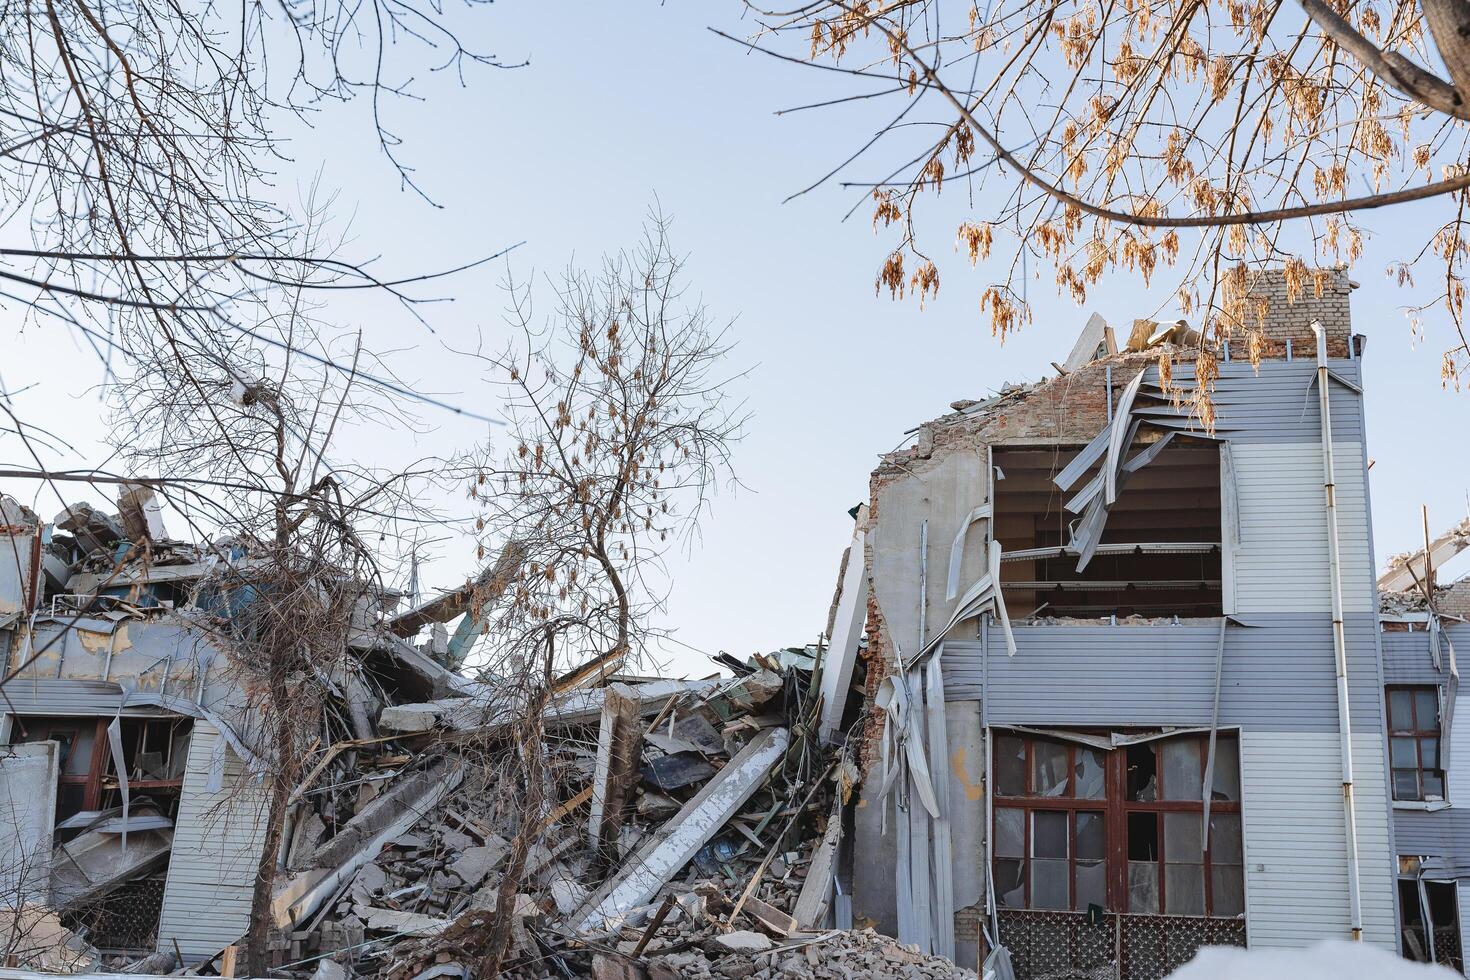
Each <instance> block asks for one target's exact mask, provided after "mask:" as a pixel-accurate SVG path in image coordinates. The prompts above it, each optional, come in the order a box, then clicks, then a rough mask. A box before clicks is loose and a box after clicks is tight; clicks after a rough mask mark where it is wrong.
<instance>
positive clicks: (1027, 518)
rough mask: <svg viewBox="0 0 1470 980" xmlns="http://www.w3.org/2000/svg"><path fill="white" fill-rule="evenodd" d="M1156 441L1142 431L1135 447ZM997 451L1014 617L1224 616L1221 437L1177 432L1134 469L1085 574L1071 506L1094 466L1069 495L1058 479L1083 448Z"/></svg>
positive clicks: (1004, 572) (998, 513) (998, 507)
mask: <svg viewBox="0 0 1470 980" xmlns="http://www.w3.org/2000/svg"><path fill="white" fill-rule="evenodd" d="M1150 438H1151V436H1150V434H1149V433H1148V432H1144V433H1141V434H1140V435H1139V436H1138V438H1137V440H1136V441H1137V442H1138V443H1139V444H1140V447H1141V448H1140V449H1139V450H1138V451H1139V452H1142V451H1144V450H1146V449H1148V448H1149V446H1148V444H1147V441H1148V440H1149V439H1150ZM992 451H993V453H994V459H995V464H996V466H997V467H998V468H999V469H1000V471H1001V473H1003V474H1004V479H998V480H997V482H996V484H995V537H996V540H998V541H999V542H1000V545H1001V549H1002V556H1003V564H1002V566H1001V580H1002V582H1003V584H1004V587H1005V599H1006V605H1007V607H1008V608H1009V610H1010V612H1011V614H1012V615H1013V616H1018V617H1024V616H1028V615H1031V614H1033V611H1034V614H1035V615H1038V616H1043V617H1054V616H1077V617H1099V616H1109V615H1119V616H1129V615H1138V616H1176V615H1177V616H1219V615H1221V613H1222V609H1223V606H1222V601H1221V597H1222V592H1221V558H1220V554H1221V541H1222V540H1223V539H1222V536H1221V535H1222V532H1221V518H1220V512H1221V508H1220V500H1221V496H1220V494H1221V486H1220V451H1219V447H1218V445H1217V444H1216V443H1214V442H1210V441H1207V440H1201V439H1190V438H1187V437H1183V436H1176V437H1175V438H1173V439H1172V440H1171V441H1170V442H1169V444H1168V445H1167V446H1166V447H1165V448H1164V449H1163V450H1162V451H1161V452H1159V454H1158V456H1157V457H1156V458H1154V459H1153V460H1151V461H1150V462H1149V463H1148V465H1147V466H1143V467H1141V468H1140V469H1139V470H1138V471H1137V472H1136V473H1134V474H1133V475H1132V476H1131V477H1130V478H1129V479H1128V480H1127V482H1126V485H1125V486H1123V487H1122V488H1121V489H1120V490H1119V494H1118V499H1117V502H1116V503H1115V504H1114V505H1113V506H1112V507H1111V508H1110V510H1109V513H1108V516H1107V523H1106V524H1105V525H1104V527H1103V531H1102V539H1101V544H1100V545H1099V548H1098V551H1097V553H1096V554H1095V555H1093V557H1092V558H1091V560H1090V561H1089V562H1088V563H1087V565H1086V567H1085V568H1084V569H1083V570H1082V571H1080V572H1079V571H1078V569H1077V564H1078V556H1077V555H1076V554H1075V553H1072V552H1069V551H1068V550H1067V549H1066V545H1067V544H1068V543H1069V542H1071V540H1072V535H1073V530H1074V528H1075V527H1076V526H1077V523H1078V521H1079V520H1080V519H1081V518H1080V514H1079V513H1078V512H1075V511H1072V510H1069V509H1068V507H1067V504H1068V502H1069V501H1071V500H1072V499H1073V498H1074V497H1075V496H1076V494H1077V493H1078V492H1079V491H1081V490H1082V489H1083V487H1085V486H1086V485H1087V484H1088V482H1089V481H1090V480H1091V479H1092V478H1093V477H1094V476H1096V474H1097V471H1098V467H1097V466H1096V465H1095V466H1094V467H1093V468H1092V470H1091V471H1089V473H1088V474H1086V475H1085V476H1083V477H1082V478H1080V479H1079V480H1078V481H1077V483H1076V485H1074V486H1073V487H1072V489H1071V490H1068V491H1065V492H1064V491H1062V490H1060V489H1058V488H1057V486H1056V485H1055V484H1054V483H1053V482H1052V479H1053V477H1055V476H1056V475H1057V474H1058V473H1060V472H1061V471H1062V469H1063V468H1065V467H1066V465H1067V464H1068V463H1069V462H1071V461H1072V459H1073V458H1074V457H1076V455H1077V452H1078V447H1066V448H1063V447H1046V448H1037V447H1026V448H1019V447H1017V448H1009V449H1008V448H1003V447H995V448H994V449H993V450H992Z"/></svg>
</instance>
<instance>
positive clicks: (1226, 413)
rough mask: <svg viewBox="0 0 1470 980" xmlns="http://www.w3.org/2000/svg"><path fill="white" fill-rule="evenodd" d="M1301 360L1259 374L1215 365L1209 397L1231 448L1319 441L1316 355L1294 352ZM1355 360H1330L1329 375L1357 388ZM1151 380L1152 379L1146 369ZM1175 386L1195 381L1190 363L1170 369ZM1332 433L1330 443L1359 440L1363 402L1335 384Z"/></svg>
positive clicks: (1265, 366) (1274, 364) (1269, 364)
mask: <svg viewBox="0 0 1470 980" xmlns="http://www.w3.org/2000/svg"><path fill="white" fill-rule="evenodd" d="M1299 353H1301V354H1304V355H1305V359H1300V360H1295V361H1263V362H1262V363H1261V366H1260V373H1259V374H1257V372H1256V370H1255V369H1254V368H1252V367H1251V365H1250V364H1249V363H1246V362H1244V361H1231V362H1229V363H1227V364H1221V365H1220V377H1219V378H1218V379H1216V381H1215V388H1214V391H1213V393H1212V398H1213V400H1214V403H1215V423H1216V428H1217V432H1218V433H1219V434H1220V435H1222V436H1225V437H1227V438H1229V439H1230V440H1231V441H1232V442H1234V443H1271V442H1320V433H1321V413H1320V412H1319V411H1318V407H1317V393H1316V388H1315V387H1312V384H1313V381H1314V379H1315V378H1316V373H1317V366H1316V360H1315V358H1316V353H1315V351H1302V352H1299ZM1359 364H1360V362H1358V361H1346V360H1344V361H1333V362H1331V367H1332V370H1333V371H1335V372H1336V373H1337V374H1339V375H1341V376H1342V377H1343V378H1345V379H1346V380H1348V381H1351V382H1353V383H1354V384H1357V385H1359V386H1361V385H1362V376H1361V373H1360V371H1359ZM1150 377H1152V378H1157V377H1158V373H1157V371H1154V370H1151V373H1150ZM1174 378H1175V380H1176V381H1183V380H1189V381H1192V380H1193V378H1194V368H1193V365H1192V364H1183V363H1181V364H1179V365H1176V366H1175V369H1174ZM1331 395H1332V398H1331V405H1332V433H1333V437H1334V438H1335V439H1339V440H1347V441H1361V440H1362V439H1363V434H1362V433H1363V401H1362V397H1361V396H1360V395H1358V394H1357V393H1355V392H1353V391H1350V390H1349V389H1347V388H1344V387H1343V386H1342V385H1334V386H1333V388H1332V391H1331Z"/></svg>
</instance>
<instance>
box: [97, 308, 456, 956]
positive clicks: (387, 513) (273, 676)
mask: <svg viewBox="0 0 1470 980" xmlns="http://www.w3.org/2000/svg"><path fill="white" fill-rule="evenodd" d="M306 297H307V291H306V290H303V289H295V290H290V291H288V292H285V293H283V294H281V295H280V296H279V297H277V300H276V302H275V304H274V305H271V304H266V305H264V306H262V307H261V308H260V309H258V310H256V313H257V314H258V315H259V317H260V319H261V320H263V321H265V320H269V321H271V322H273V324H274V325H275V328H276V329H277V330H278V331H279V332H280V336H281V337H283V338H284V339H285V342H286V344H287V349H286V350H285V351H284V352H276V351H274V349H271V348H266V349H262V348H261V346H260V345H254V344H252V345H241V344H238V343H232V342H229V341H228V339H227V338H224V337H216V338H214V339H213V340H209V338H202V340H203V341H206V342H201V343H200V344H197V345H195V346H191V347H189V348H186V349H185V350H186V352H187V356H186V357H184V358H182V359H181V358H179V357H178V356H177V353H175V352H170V351H164V350H160V351H157V352H156V353H155V354H154V355H153V356H152V357H151V358H143V357H140V358H137V360H136V370H135V371H134V372H133V373H132V374H131V375H130V376H129V377H127V378H126V379H123V380H121V381H119V382H118V383H117V384H116V385H115V386H114V390H113V395H114V400H115V404H116V406H117V410H116V413H115V416H114V418H113V420H112V421H113V426H112V433H113V436H112V438H113V440H114V442H115V443H116V446H117V449H118V451H119V453H120V454H121V456H122V457H123V459H124V461H125V463H126V465H127V466H128V467H129V468H131V469H133V470H136V471H141V472H161V473H167V474H169V475H170V477H171V478H172V479H173V480H175V481H178V482H184V481H187V480H189V479H195V480H198V481H200V483H202V484H204V485H206V486H207V487H208V493H207V495H205V494H203V493H196V494H192V495H190V496H188V497H183V498H180V497H177V496H176V497H175V498H174V502H175V506H176V508H177V509H179V510H181V511H183V512H184V513H186V514H190V515H194V516H193V518H192V519H193V520H195V521H196V523H197V524H198V525H199V526H200V527H201V529H203V528H207V529H209V531H210V532H211V535H212V537H213V544H212V545H211V550H212V551H213V552H214V557H215V559H216V560H217V562H218V567H217V571H216V572H215V573H214V574H212V575H211V576H208V577H207V578H206V579H205V580H204V581H203V584H202V586H201V588H202V590H203V594H201V596H200V598H199V600H198V601H199V603H200V604H201V605H202V606H203V607H204V608H206V609H215V610H218V615H216V616H215V617H213V619H212V620H204V621H201V623H200V625H201V626H203V627H204V628H207V629H212V630H213V632H214V635H215V637H216V639H217V640H218V642H219V643H220V645H221V646H222V647H223V648H224V650H225V652H226V654H227V657H228V661H229V663H228V666H229V668H230V669H231V671H232V672H233V674H234V676H235V678H236V679H237V682H238V684H239V686H240V688H241V689H242V690H243V691H244V694H245V708H246V709H247V710H246V711H245V712H244V714H245V716H246V717H248V718H250V719H254V720H255V722H256V724H257V725H258V726H259V727H258V730H257V731H254V732H252V733H251V734H252V735H253V736H254V737H255V740H256V742H257V744H258V745H259V746H260V748H261V750H262V753H263V754H264V755H265V756H266V758H268V760H269V763H270V773H269V777H268V779H267V780H266V785H265V796H266V800H267V802H266V813H265V817H266V819H265V835H264V836H265V840H264V846H263V850H262V853H261V856H260V863H259V869H258V874H257V877H256V881H255V894H254V901H253V906H252V919H251V929H250V934H249V936H248V941H247V944H246V951H247V957H248V961H249V969H250V971H251V973H252V975H255V976H265V975H267V972H268V970H269V965H270V964H269V962H268V960H267V940H268V937H269V930H270V926H271V917H270V910H271V899H272V891H273V886H274V884H275V880H276V868H277V859H278V854H279V851H280V846H281V841H282V835H283V831H284V827H285V825H286V817H287V808H288V803H289V800H290V795H291V793H292V791H293V790H295V789H296V788H297V785H298V784H299V782H300V781H301V777H302V775H303V772H304V768H305V764H306V763H307V762H308V761H309V754H310V752H311V750H312V747H313V746H314V745H316V744H318V743H320V744H323V745H331V744H333V743H335V742H337V741H339V740H342V739H347V738H351V737H353V736H354V734H355V733H354V729H353V725H352V722H351V719H350V714H349V713H347V712H344V711H343V710H342V709H341V708H340V707H338V706H339V705H340V699H339V698H338V697H337V696H336V695H335V693H334V688H335V687H336V685H338V684H339V683H341V682H342V680H343V678H344V677H345V676H346V675H347V673H349V672H353V671H360V670H361V667H360V665H359V664H358V663H356V662H355V661H354V656H353V654H352V652H351V649H350V645H349V639H350V634H351V632H352V630H353V629H354V628H355V627H356V628H359V629H361V628H370V627H371V625H372V621H373V617H372V610H373V608H374V604H375V603H377V602H380V601H381V600H382V597H383V596H384V594H385V593H386V592H387V591H388V590H386V588H385V586H384V578H385V575H390V574H392V573H393V572H394V571H395V570H396V569H394V568H393V567H392V565H391V562H392V561H393V559H394V557H395V548H394V544H395V542H397V541H398V540H399V536H398V532H399V531H401V530H402V529H403V524H402V523H401V522H402V521H406V520H407V521H413V520H419V519H422V518H425V517H431V516H432V515H429V514H428V513H427V511H426V510H425V508H423V507H422V506H421V505H420V503H419V494H420V493H421V492H422V490H423V489H424V486H425V483H426V481H427V480H428V479H429V478H430V477H431V476H432V474H433V473H434V472H435V471H436V470H437V469H438V465H437V464H429V463H426V464H425V465H423V466H415V465H409V466H407V467H403V468H398V467H392V468H383V469H381V470H379V469H374V468H370V467H367V466H363V465H356V464H352V463H350V462H347V461H342V460H338V459H336V458H334V452H333V449H334V440H335V437H336V435H337V433H338V432H339V431H340V429H341V428H342V427H346V426H349V425H351V426H362V425H373V424H383V425H400V424H409V423H408V422H407V421H406V420H405V419H404V418H403V417H402V416H401V415H400V413H399V411H398V407H397V405H396V404H395V402H393V401H391V400H387V399H384V398H383V397H382V396H381V394H380V393H379V392H376V391H374V390H372V389H371V388H369V387H368V386H366V385H362V384H359V383H357V382H356V380H355V379H353V378H351V377H350V376H349V377H346V378H344V377H342V376H341V375H339V374H338V373H336V372H335V371H334V370H332V369H331V368H329V367H326V366H325V363H326V362H328V361H333V362H335V361H336V360H338V358H337V357H335V356H331V357H329V356H327V355H328V354H333V352H332V351H331V348H330V346H327V345H326V341H325V340H324V338H323V333H322V330H321V328H320V326H319V325H318V324H316V323H315V321H314V320H313V317H312V310H311V308H310V307H309V305H308V304H307V302H306ZM313 351H315V352H317V353H318V355H319V356H318V357H317V358H316V359H315V360H311V359H308V358H306V357H303V356H301V355H302V354H306V353H311V352H313ZM340 360H341V362H342V363H346V364H348V365H358V364H362V363H364V362H365V360H366V355H365V354H364V353H363V352H362V351H361V349H360V348H357V349H353V350H348V351H343V352H341V357H340ZM389 535H393V538H392V539H389V537H388V536H389ZM385 563H390V564H389V565H388V567H387V568H385V567H384V564H385Z"/></svg>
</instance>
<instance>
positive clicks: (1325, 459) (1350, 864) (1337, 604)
mask: <svg viewBox="0 0 1470 980" xmlns="http://www.w3.org/2000/svg"><path fill="white" fill-rule="evenodd" d="M1312 332H1313V333H1315V334H1316V335H1317V403H1318V407H1319V409H1320V411H1321V415H1322V471H1323V476H1322V496H1323V500H1324V501H1325V504H1326V508H1327V567H1328V575H1329V576H1330V578H1331V586H1332V648H1333V652H1334V653H1335V654H1336V657H1337V735H1338V744H1339V747H1340V751H1341V753H1342V812H1343V824H1344V826H1343V829H1344V831H1345V835H1344V836H1345V838H1346V842H1347V870H1348V911H1349V915H1350V918H1351V926H1352V939H1353V942H1361V941H1362V939H1363V901H1362V894H1361V891H1360V886H1359V881H1358V818H1357V811H1356V809H1355V807H1354V804H1353V753H1352V731H1353V728H1352V720H1351V714H1350V712H1349V708H1348V668H1347V634H1346V632H1345V631H1344V630H1343V621H1342V556H1341V552H1340V550H1339V545H1338V540H1337V476H1336V469H1335V466H1334V460H1333V451H1332V412H1331V404H1330V400H1329V397H1328V391H1327V388H1328V383H1329V379H1328V373H1327V335H1326V333H1325V332H1323V330H1322V324H1321V322H1320V321H1317V320H1313V321H1312Z"/></svg>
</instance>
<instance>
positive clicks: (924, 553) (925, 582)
mask: <svg viewBox="0 0 1470 980" xmlns="http://www.w3.org/2000/svg"><path fill="white" fill-rule="evenodd" d="M851 560H852V559H851V558H849V559H848V561H851ZM928 611H929V522H928V521H925V522H924V523H923V524H920V525H919V649H920V650H922V649H924V642H925V641H926V640H928V639H929V617H928V615H927V613H928Z"/></svg>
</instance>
